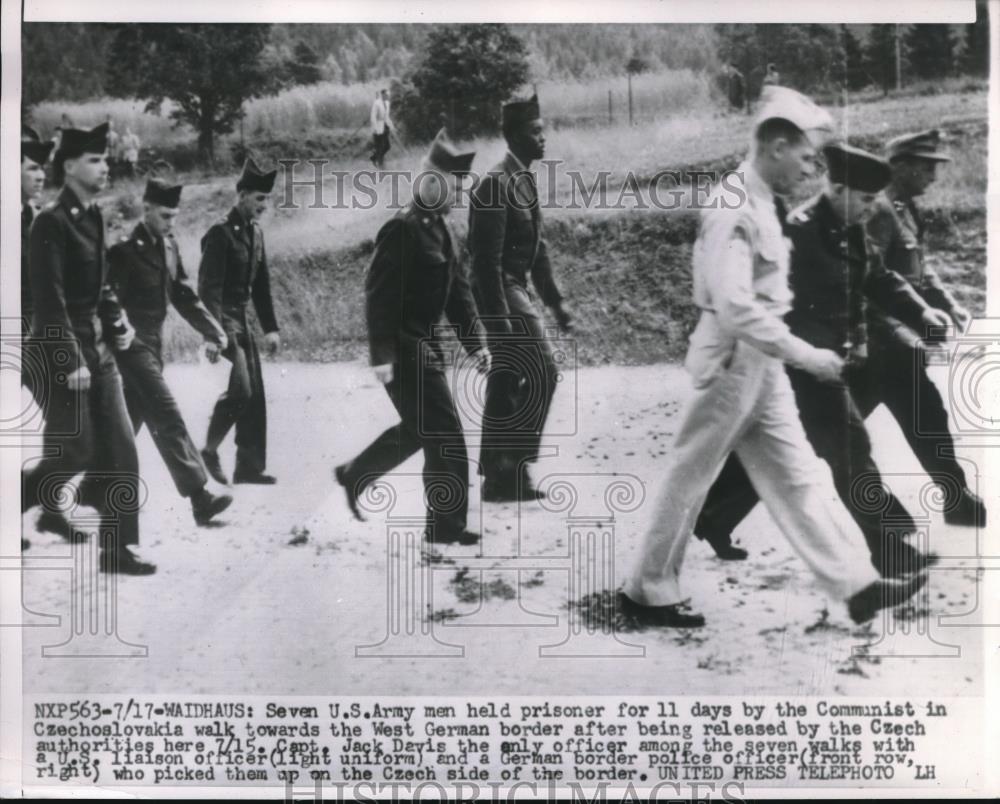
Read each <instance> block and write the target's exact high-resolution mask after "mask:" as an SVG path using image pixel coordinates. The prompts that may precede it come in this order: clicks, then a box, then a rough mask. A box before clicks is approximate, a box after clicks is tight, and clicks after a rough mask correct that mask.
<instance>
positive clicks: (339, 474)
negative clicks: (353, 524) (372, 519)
mask: <svg viewBox="0 0 1000 804" xmlns="http://www.w3.org/2000/svg"><path fill="white" fill-rule="evenodd" d="M346 472H347V470H346V468H345V467H344V466H337V467H335V468H334V470H333V476H334V478H336V480H337V483H339V484H340V486H341V487H342V488H343V489H344V494H345V496H346V497H347V507H348V508H350V509H351V513H352V514H353V515H354V518H355V519H356V520H358V521H359V522H364V521H365V518H364V517H363V516H361V509H360V508H358V495H356V494H355V493H354V487H353V486H352V485H351V484H349V483H348V482H347V478H346Z"/></svg>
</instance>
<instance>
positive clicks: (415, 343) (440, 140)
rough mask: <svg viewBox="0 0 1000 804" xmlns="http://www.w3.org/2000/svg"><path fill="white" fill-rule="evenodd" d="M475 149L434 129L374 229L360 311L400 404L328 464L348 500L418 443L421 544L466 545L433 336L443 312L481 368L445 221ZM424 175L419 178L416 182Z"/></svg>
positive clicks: (460, 459)
mask: <svg viewBox="0 0 1000 804" xmlns="http://www.w3.org/2000/svg"><path fill="white" fill-rule="evenodd" d="M474 156H475V154H474V153H471V152H470V153H456V152H455V150H454V148H453V147H452V146H451V144H450V143H448V142H446V141H445V139H444V131H443V130H442V132H441V133H439V134H438V136H437V139H435V141H434V143H433V144H432V146H431V149H430V152H429V154H428V156H427V157H426V159H425V160H424V165H423V168H424V171H423V172H422V173H421V174H420V181H419V182H417V183H416V185H415V187H414V197H413V201H412V202H411V203H410V205H409V206H407V207H406V208H404V209H402V210H400V211H399V212H398V213H396V215H395V216H394V217H392V218H391V219H390V220H389V221H388V223H386V224H385V225H384V226H383V227H382V229H381V230H380V231H379V233H378V236H377V238H376V240H375V253H374V254H373V255H372V261H371V265H370V266H369V268H368V274H367V276H366V278H365V296H366V318H367V321H368V339H369V344H370V347H371V363H372V366H373V367H374V371H375V376H376V377H377V378H378V380H379V381H380V382H381V383H382V384H383V385H384V386H385V390H386V393H388V395H389V398H390V399H391V400H392V404H393V405H394V406H395V408H396V410H397V411H398V412H399V417H400V420H401V421H400V423H399V424H397V425H395V426H394V427H390V428H389V429H388V430H386V431H385V432H384V433H383V434H382V435H380V436H379V437H378V438H377V439H376V440H375V441H374V442H373V443H372V444H371V445H370V446H369V447H368V448H366V449H365V450H364V451H363V452H362V453H361V454H360V455H358V456H357V457H356V458H354V460H352V461H350V462H348V463H346V464H343V465H342V466H338V467H336V469H335V470H334V471H335V476H336V479H337V482H338V483H340V484H341V485H342V486H343V487H344V490H345V492H346V494H347V501H348V505H349V506H350V508H351V511H352V512H353V513H354V515H355V516H356V517H357V518H358V519H361V518H362V517H361V514H360V511H359V509H358V502H357V498H358V496H359V495H360V494H361V492H362V491H363V490H364V489H365V487H366V486H368V485H369V484H371V483H372V482H374V481H375V480H377V479H378V478H379V477H381V476H382V475H383V474H385V473H386V472H389V471H391V470H392V469H393V468H395V467H396V466H398V465H399V464H401V463H402V462H403V461H405V460H406V459H407V458H409V457H410V456H411V455H413V454H414V453H415V452H417V451H418V450H420V449H423V453H424V487H425V492H426V494H425V497H426V501H427V507H428V511H427V530H426V534H425V538H426V540H427V541H428V542H431V543H439V544H448V543H459V544H474V543H476V542H477V541H479V534H477V533H472V532H470V531H468V530H467V524H468V523H467V515H468V507H469V465H468V456H467V452H466V445H465V436H464V434H463V433H462V425H461V422H460V421H459V418H458V413H457V411H456V410H455V403H454V400H453V399H452V395H451V391H450V388H449V382H448V374H447V373H446V365H447V363H446V361H445V360H444V355H443V354H442V351H441V346H440V345H439V344H438V343H437V340H436V339H435V338H432V337H431V336H432V332H433V328H434V326H435V325H436V324H438V323H439V322H440V321H441V317H442V315H446V316H447V318H448V320H449V321H450V322H451V323H452V324H454V325H456V326H457V327H458V328H459V338H460V340H461V342H462V345H463V346H464V348H465V350H466V351H467V352H468V354H469V355H470V356H472V357H473V358H474V359H475V363H476V368H477V370H478V371H480V372H481V373H485V372H486V371H488V370H489V366H490V352H489V350H488V349H487V348H486V344H485V341H484V338H483V333H482V331H481V329H480V327H479V324H478V322H477V318H476V307H475V303H474V301H473V299H472V293H471V291H470V289H469V282H468V278H467V276H466V273H465V269H464V268H463V266H462V265H461V263H460V261H459V257H458V253H457V249H456V246H455V240H454V237H453V236H452V234H451V230H450V228H449V225H448V222H447V215H448V212H449V210H450V209H451V206H452V205H453V203H454V201H455V197H456V196H457V194H458V192H459V191H460V190H461V183H462V179H463V177H464V176H465V175H466V174H467V173H468V172H469V167H470V165H471V164H472V159H473V157H474ZM425 179H426V180H425Z"/></svg>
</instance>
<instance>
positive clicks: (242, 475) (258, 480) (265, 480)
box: [233, 469, 278, 486]
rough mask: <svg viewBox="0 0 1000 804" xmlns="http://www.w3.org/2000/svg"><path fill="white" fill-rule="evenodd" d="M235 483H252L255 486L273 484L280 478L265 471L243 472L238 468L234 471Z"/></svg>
mask: <svg viewBox="0 0 1000 804" xmlns="http://www.w3.org/2000/svg"><path fill="white" fill-rule="evenodd" d="M233 482H234V483H252V484H253V485H255V486H273V485H274V484H275V483H277V482H278V478H276V477H275V476H274V475H269V474H266V473H264V472H243V471H240V470H239V469H237V470H236V471H235V472H233Z"/></svg>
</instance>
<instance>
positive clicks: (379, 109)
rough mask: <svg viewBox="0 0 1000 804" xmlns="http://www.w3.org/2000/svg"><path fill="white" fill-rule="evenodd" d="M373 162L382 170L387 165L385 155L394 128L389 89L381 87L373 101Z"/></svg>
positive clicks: (387, 151)
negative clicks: (390, 113)
mask: <svg viewBox="0 0 1000 804" xmlns="http://www.w3.org/2000/svg"><path fill="white" fill-rule="evenodd" d="M371 124H372V163H373V164H374V165H375V167H377V168H378V169H379V170H381V169H382V168H383V167H384V166H385V155H386V154H387V153H389V148H390V143H389V135H390V133H391V132H392V130H393V124H392V118H390V117H389V90H387V89H380V90H379V91H378V92H376V93H375V101H374V103H372V111H371Z"/></svg>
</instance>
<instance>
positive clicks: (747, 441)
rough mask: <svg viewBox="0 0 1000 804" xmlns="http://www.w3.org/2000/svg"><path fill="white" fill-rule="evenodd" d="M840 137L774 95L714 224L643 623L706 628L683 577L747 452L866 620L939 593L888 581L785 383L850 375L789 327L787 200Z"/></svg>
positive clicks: (645, 572) (637, 612) (705, 248)
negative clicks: (797, 376)
mask: <svg viewBox="0 0 1000 804" xmlns="http://www.w3.org/2000/svg"><path fill="white" fill-rule="evenodd" d="M831 127H832V120H831V119H830V116H829V115H828V114H827V113H826V112H825V111H823V110H821V109H820V108H819V107H817V106H816V105H815V104H813V103H812V102H811V101H809V100H808V99H807V98H805V97H803V96H802V95H799V94H798V93H797V92H794V91H792V90H788V89H784V88H779V87H774V88H772V92H771V94H770V95H769V97H768V101H767V103H766V104H765V105H764V108H763V109H762V110H761V113H760V115H759V116H758V120H757V124H756V126H755V127H754V142H753V153H752V155H751V158H750V159H749V160H747V161H746V162H744V163H743V164H742V165H741V166H740V168H739V169H738V170H737V172H736V174H735V177H734V178H735V181H734V182H732V183H730V184H732V186H731V187H728V186H727V185H726V184H723V185H720V186H719V188H717V190H716V194H715V195H714V200H715V202H716V203H709V204H708V205H707V206H706V208H705V210H704V212H703V213H702V220H701V230H700V232H699V235H698V239H697V241H696V243H695V246H694V253H693V260H694V266H693V281H694V298H695V302H696V303H697V304H698V306H699V307H700V308H701V310H702V312H701V318H700V320H699V321H698V325H697V327H696V328H695V331H694V333H693V334H692V336H691V344H690V347H689V349H688V356H687V361H686V367H687V368H688V370H689V372H690V373H691V375H692V377H693V379H694V384H695V389H696V390H695V392H694V395H693V397H692V399H691V400H690V402H689V403H688V406H687V408H686V410H685V411H684V412H683V413H682V414H681V419H680V422H679V426H678V430H677V436H676V440H675V442H674V450H673V455H672V459H671V464H670V466H669V467H668V469H667V472H666V477H665V478H664V479H663V486H662V491H661V492H660V497H659V499H658V501H657V503H656V507H655V509H654V515H653V519H652V521H651V523H650V525H649V530H648V531H647V533H646V537H645V539H644V542H643V544H642V547H641V549H640V550H639V553H638V557H637V561H636V565H635V569H634V570H633V572H632V573H631V575H630V576H629V578H628V579H627V581H626V583H625V588H624V593H623V595H622V596H621V599H620V600H621V605H622V608H623V610H624V611H625V612H626V613H628V614H631V615H632V616H634V617H635V618H636V619H638V620H640V621H642V622H646V623H651V624H656V625H662V626H668V627H699V626H702V625H704V622H705V620H704V617H702V616H701V615H700V614H694V613H691V612H688V611H685V610H684V606H683V604H682V600H683V597H684V596H683V594H682V592H681V589H680V570H681V565H682V562H683V558H684V550H685V547H686V545H687V541H688V539H689V538H690V536H691V532H692V528H693V526H694V522H695V518H696V517H697V514H698V512H699V511H700V510H701V507H702V503H703V502H704V500H705V496H706V494H707V492H708V490H709V487H710V486H711V484H712V482H713V481H714V479H715V477H716V475H718V473H719V471H720V469H721V468H722V465H723V464H724V463H725V461H726V459H727V458H728V456H729V454H730V453H731V452H734V451H735V452H736V453H737V454H738V455H739V457H740V459H741V461H742V462H743V465H744V466H745V467H746V468H747V470H748V472H750V473H751V478H752V481H753V484H754V487H755V488H756V489H757V491H758V492H759V493H760V495H761V498H762V499H763V500H764V503H765V505H766V506H767V509H768V511H769V512H770V514H771V516H772V517H773V518H774V520H775V521H776V522H777V524H778V526H779V527H780V528H781V531H782V532H783V533H784V535H785V537H786V538H787V539H788V541H789V542H790V543H791V544H792V546H793V547H794V548H795V550H796V552H798V553H799V555H800V556H801V557H802V558H803V560H804V561H805V562H806V563H807V564H808V565H809V567H810V568H811V569H812V570H813V572H814V573H815V574H816V576H817V579H818V580H819V581H820V583H821V584H822V585H823V586H824V587H826V588H827V590H828V591H829V592H830V593H831V594H832V595H834V596H835V597H838V598H840V599H842V600H844V601H845V602H846V603H847V610H848V614H849V615H850V617H851V618H852V619H853V620H854V621H855V622H863V621H865V620H868V619H870V618H871V617H873V616H874V615H875V613H876V611H877V610H878V609H880V608H883V607H885V606H889V605H893V604H895V603H897V602H901V601H902V600H905V599H906V598H908V597H909V596H910V595H912V594H913V593H914V592H915V591H916V590H917V589H919V588H920V586H921V585H922V584H923V583H925V582H926V575H924V574H922V573H921V574H918V575H915V576H912V577H910V578H909V579H907V580H905V581H896V580H885V579H880V578H879V577H878V574H877V573H876V572H875V570H874V568H873V567H872V566H871V564H870V563H869V562H868V558H867V556H866V555H865V550H864V542H863V540H862V538H861V534H860V533H859V532H858V529H857V526H856V525H855V524H854V522H853V521H851V519H850V517H849V516H848V514H847V511H846V510H845V509H844V507H843V506H842V505H841V504H840V502H839V501H838V500H837V499H836V491H835V490H834V488H833V483H832V479H831V477H830V472H829V469H828V468H827V467H826V466H825V465H824V464H823V463H822V461H821V460H820V459H819V458H818V457H817V456H816V453H815V452H814V451H813V448H812V447H811V446H810V445H809V442H808V440H807V439H806V435H805V432H804V431H803V428H802V422H801V420H800V419H799V415H798V411H797V410H796V406H795V398H794V396H793V394H792V389H791V385H790V384H789V380H788V375H787V374H786V373H785V367H784V364H786V363H787V364H791V365H793V366H795V367H796V368H799V369H801V370H802V371H805V372H808V373H809V374H811V375H814V376H815V377H816V378H817V379H818V380H821V381H825V382H837V381H838V380H839V378H840V375H841V370H842V369H843V360H842V358H841V357H840V356H839V355H838V354H837V353H836V352H835V351H833V350H832V349H829V348H821V347H816V346H813V345H812V344H810V343H808V342H807V341H805V340H803V339H802V338H799V337H797V336H796V335H794V334H793V333H792V332H791V331H790V330H789V328H788V325H787V324H785V322H784V321H783V320H782V315H783V314H784V313H785V312H787V311H788V309H789V307H790V302H791V292H790V290H789V287H788V261H789V249H788V244H787V242H786V241H785V239H784V236H783V233H782V228H781V221H780V218H779V214H778V205H777V203H776V202H777V199H776V195H786V194H790V193H791V192H793V191H794V190H795V189H796V187H798V186H799V184H800V183H801V182H802V180H804V179H805V178H807V177H809V176H810V175H812V174H813V172H814V169H815V167H814V164H815V158H816V146H815V145H814V144H813V141H812V140H819V139H820V137H822V136H823V134H825V133H826V132H828V131H829V130H830V128H831ZM811 138H812V139H811ZM720 193H726V194H727V197H725V198H720V197H719V194H720ZM730 193H732V195H729V194H730ZM733 198H739V199H740V200H741V203H739V204H735V205H734V204H733V203H732V199H733Z"/></svg>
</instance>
